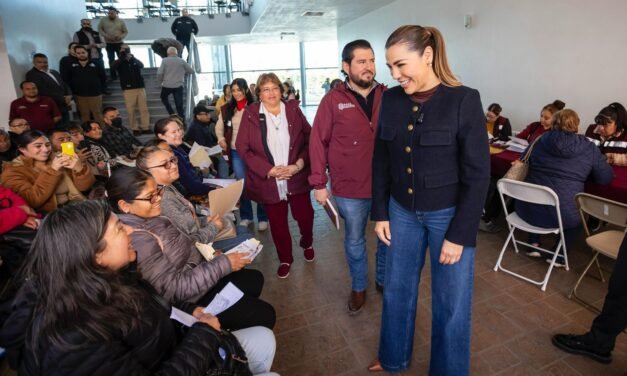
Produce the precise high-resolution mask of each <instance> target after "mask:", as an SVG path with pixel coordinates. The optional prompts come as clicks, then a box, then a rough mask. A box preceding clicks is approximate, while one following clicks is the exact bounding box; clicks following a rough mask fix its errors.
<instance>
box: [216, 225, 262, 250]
mask: <svg viewBox="0 0 627 376" xmlns="http://www.w3.org/2000/svg"><path fill="white" fill-rule="evenodd" d="M235 231H236V232H237V235H236V236H235V237H234V238H230V239H224V240H218V241H217V242H215V243H213V247H214V248H215V249H220V250H222V251H223V252H226V251H228V250H230V249H231V248H235V247H237V246H238V245H240V244H241V243H243V242H245V241H246V240H248V239H250V238H252V237H253V234H251V233H250V232H248V228H246V227H244V226H236V227H235Z"/></svg>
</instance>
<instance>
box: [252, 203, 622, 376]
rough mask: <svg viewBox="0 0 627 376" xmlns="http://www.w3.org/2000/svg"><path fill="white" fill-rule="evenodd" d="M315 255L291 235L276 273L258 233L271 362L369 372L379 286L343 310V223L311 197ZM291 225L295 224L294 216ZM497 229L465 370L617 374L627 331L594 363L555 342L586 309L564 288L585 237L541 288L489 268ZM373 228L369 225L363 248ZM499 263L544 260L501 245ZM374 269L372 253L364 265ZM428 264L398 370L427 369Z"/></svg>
mask: <svg viewBox="0 0 627 376" xmlns="http://www.w3.org/2000/svg"><path fill="white" fill-rule="evenodd" d="M314 208H315V209H316V212H315V217H316V218H315V225H314V226H315V227H314V245H315V249H316V260H315V262H313V263H306V262H305V261H304V259H303V256H302V251H301V249H300V248H299V247H298V245H297V244H298V242H297V241H298V239H297V238H295V239H294V258H295V262H294V265H293V267H292V270H291V273H290V276H289V277H288V278H287V279H284V280H279V279H278V278H277V277H276V274H275V273H276V268H277V267H278V261H277V257H276V252H275V250H274V247H273V245H272V241H271V239H270V234H269V232H266V233H257V234H256V236H257V237H258V238H259V239H260V240H262V241H263V242H264V245H265V247H264V250H263V252H262V254H261V255H259V257H258V258H257V259H256V260H255V262H254V264H253V267H255V268H258V269H260V270H262V271H263V273H264V275H265V276H266V284H265V288H264V293H263V297H264V298H265V299H267V300H268V301H269V302H271V303H272V304H273V305H274V307H275V308H276V311H277V316H278V321H277V325H276V327H275V333H276V338H277V354H276V358H275V362H274V370H275V371H277V372H279V373H281V375H283V376H304V375H367V374H368V372H367V371H366V367H367V365H368V364H369V363H370V362H371V361H372V360H373V359H375V357H376V354H377V346H378V336H379V324H380V319H381V302H382V299H381V295H379V294H378V293H377V292H376V291H375V289H374V282H373V281H372V280H371V281H370V288H369V289H368V301H367V304H366V307H365V308H364V310H363V311H362V312H361V313H360V314H358V315H357V316H353V317H351V316H348V315H347V313H346V299H347V296H348V294H349V292H350V279H349V274H348V270H347V266H346V261H345V258H344V252H343V245H342V244H343V240H342V239H343V238H342V232H341V231H337V230H335V229H334V228H333V227H331V224H330V221H329V220H328V218H327V217H326V214H325V213H324V211H323V210H322V209H321V208H320V206H318V205H317V204H314ZM291 231H292V234H297V233H298V230H297V227H296V225H295V223H292V224H291ZM504 238H505V232H504V231H502V232H501V233H500V234H485V233H481V234H480V235H479V245H478V248H477V257H476V268H475V269H476V276H475V286H474V303H473V324H472V325H473V333H472V374H473V375H508V376H510V375H604V376H606V375H607V376H609V375H623V374H625V372H627V336H625V335H624V334H623V335H621V336H619V338H618V341H617V348H616V350H615V352H614V361H613V363H612V364H611V365H601V364H599V363H596V362H594V361H591V360H588V359H586V358H583V357H578V356H572V355H568V354H566V353H564V352H561V351H559V350H557V349H556V348H554V347H553V345H552V344H551V342H550V338H551V335H552V334H553V333H556V332H583V331H585V330H586V328H589V326H590V323H591V322H592V319H593V318H594V315H593V314H592V313H591V312H589V311H588V310H586V309H584V308H583V307H581V306H579V305H578V304H576V303H575V302H572V301H570V300H569V299H568V298H567V297H566V294H567V293H568V291H569V289H570V288H571V286H572V285H573V284H574V282H575V281H576V278H577V277H578V272H579V271H581V270H582V265H583V264H585V262H586V261H587V257H588V255H587V253H586V250H585V249H584V248H583V247H580V249H575V250H572V251H571V252H569V254H570V255H571V256H570V259H571V270H570V271H568V272H567V271H564V270H556V271H554V273H553V275H552V277H551V280H550V282H549V285H548V288H547V291H546V292H542V291H540V289H539V288H537V287H535V286H532V285H530V284H528V283H524V282H522V281H520V280H518V279H515V278H513V277H511V276H509V275H507V274H505V273H503V272H494V271H493V270H492V268H493V267H494V264H495V261H496V258H497V255H498V252H499V251H500V248H501V246H502V244H503V241H504ZM374 244H375V237H374V233H373V231H372V225H370V227H369V228H368V245H369V250H370V251H371V252H370V254H372V252H373V251H374ZM508 256H509V257H508V258H507V259H506V260H507V262H508V263H507V264H506V265H510V266H512V267H513V268H514V269H516V270H517V271H525V272H527V273H530V274H532V275H540V274H542V273H544V272H545V271H546V267H547V264H546V263H545V262H544V260H538V259H530V258H527V257H526V256H514V255H513V252H512V253H510V254H508ZM373 271H374V264H373V258H372V257H371V258H370V272H371V275H372V273H373ZM588 286H590V287H589V288H586V289H583V290H582V291H583V292H584V295H585V296H590V297H594V298H595V299H596V300H598V301H599V304H600V302H601V301H602V299H603V297H604V291H605V289H606V287H605V286H604V285H603V284H601V283H600V282H598V281H595V280H589V281H588ZM430 295H431V292H430V278H429V268H428V265H426V266H425V269H424V270H423V273H422V284H421V287H420V297H419V312H418V317H417V320H416V328H417V329H416V335H415V341H414V355H413V362H412V366H411V368H410V369H409V370H408V371H406V372H404V373H403V374H404V375H426V374H427V373H428V365H429V351H430V350H429V347H430V330H431V329H430V327H431V317H430V316H431V315H430V309H431V299H430Z"/></svg>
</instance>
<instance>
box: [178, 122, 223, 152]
mask: <svg viewBox="0 0 627 376" xmlns="http://www.w3.org/2000/svg"><path fill="white" fill-rule="evenodd" d="M215 129H216V123H215V122H213V121H212V122H209V123H201V122H199V121H198V120H196V119H194V121H192V123H191V124H190V126H189V128H187V132H186V133H185V142H187V143H189V144H190V145H191V144H193V143H194V142H197V143H198V145H202V146H208V147H212V146H216V145H217V144H218V137H217V136H216V131H215Z"/></svg>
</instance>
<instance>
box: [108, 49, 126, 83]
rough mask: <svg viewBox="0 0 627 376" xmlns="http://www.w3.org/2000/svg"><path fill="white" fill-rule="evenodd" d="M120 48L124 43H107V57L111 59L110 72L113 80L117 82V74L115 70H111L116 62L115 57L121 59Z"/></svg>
mask: <svg viewBox="0 0 627 376" xmlns="http://www.w3.org/2000/svg"><path fill="white" fill-rule="evenodd" d="M120 47H122V43H107V47H106V49H107V57H108V58H109V72H110V73H111V79H113V80H115V79H116V78H117V73H116V72H115V69H111V65H112V64H113V62H114V61H115V56H116V55H117V56H118V59H119V58H120Z"/></svg>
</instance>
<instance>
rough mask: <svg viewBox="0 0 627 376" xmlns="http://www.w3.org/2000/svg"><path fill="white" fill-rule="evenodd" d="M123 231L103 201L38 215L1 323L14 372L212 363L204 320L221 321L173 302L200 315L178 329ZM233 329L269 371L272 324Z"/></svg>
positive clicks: (162, 370) (174, 368)
mask: <svg viewBox="0 0 627 376" xmlns="http://www.w3.org/2000/svg"><path fill="white" fill-rule="evenodd" d="M77 224H80V226H77ZM130 231H131V230H130V228H129V227H128V226H125V225H123V224H122V223H120V221H119V220H118V218H117V216H116V215H115V214H113V213H111V209H110V207H109V206H108V205H107V204H106V202H104V201H86V202H84V203H80V204H77V205H68V206H66V207H63V208H60V209H59V210H57V211H55V212H53V213H51V214H49V215H48V218H46V220H44V222H43V223H42V225H41V228H40V229H39V231H38V234H37V236H36V238H35V241H34V243H33V247H32V250H31V253H30V255H29V258H28V260H27V262H26V266H25V269H24V275H23V277H24V280H25V281H26V282H25V283H24V285H23V287H22V288H21V290H20V291H19V293H18V295H17V297H16V299H15V300H14V301H13V303H12V312H11V314H10V316H9V318H8V319H7V321H6V322H5V323H4V326H3V328H2V331H1V332H0V346H2V347H5V348H7V350H8V353H9V360H10V363H11V366H12V367H13V368H15V369H18V371H19V372H18V373H19V374H40V373H41V371H42V370H45V372H44V373H45V374H51V375H53V374H54V375H61V374H62V375H121V374H125V375H130V374H142V375H149V374H160V375H175V374H176V375H178V374H181V373H182V372H183V371H182V370H186V373H187V374H205V373H207V374H209V373H210V371H211V370H212V369H215V368H217V367H216V366H217V364H216V363H215V361H214V359H215V358H214V357H212V356H211V355H210V354H211V353H215V352H217V351H218V349H216V348H215V347H214V346H215V334H214V332H213V331H212V330H211V329H209V327H208V325H209V326H212V327H213V328H214V329H216V330H220V323H219V321H218V320H216V318H215V317H213V316H211V315H208V314H205V313H203V312H202V307H197V306H195V305H187V306H181V309H183V310H184V311H187V312H189V313H190V314H193V316H194V317H196V319H198V320H199V322H198V323H195V324H193V325H192V326H191V327H190V328H188V329H187V331H186V334H185V335H181V330H180V328H179V327H177V326H176V325H175V324H174V322H173V321H171V320H170V311H171V306H170V305H169V304H167V302H165V301H164V300H163V298H161V297H159V296H158V295H157V294H156V293H155V291H154V290H153V289H152V288H151V287H150V286H149V285H148V284H147V283H145V282H144V281H142V280H141V279H140V276H139V274H138V273H137V272H136V271H135V268H134V265H133V263H134V261H135V259H136V253H135V251H134V250H133V248H132V247H131V246H130V242H129V236H128V234H129V232H130ZM233 334H234V335H235V336H236V337H237V338H238V339H239V340H240V341H241V342H242V344H243V347H244V350H247V354H248V357H249V367H250V368H251V370H252V371H253V372H257V373H261V372H267V371H269V369H270V366H271V364H272V358H273V354H274V349H275V341H274V336H273V334H272V332H271V331H270V330H268V329H266V328H251V329H250V330H248V329H247V330H244V331H242V332H240V333H238V332H234V333H233ZM253 368H254V369H253Z"/></svg>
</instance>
